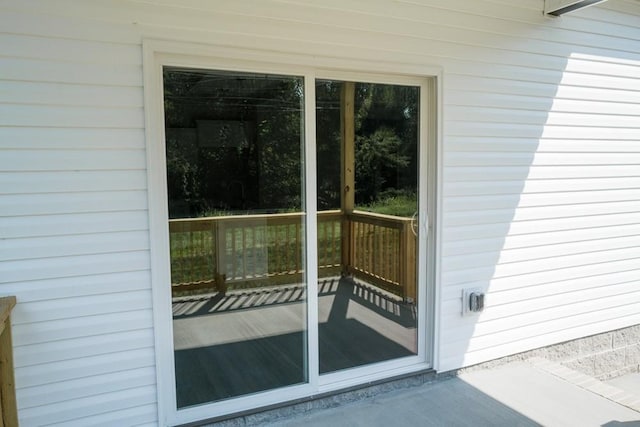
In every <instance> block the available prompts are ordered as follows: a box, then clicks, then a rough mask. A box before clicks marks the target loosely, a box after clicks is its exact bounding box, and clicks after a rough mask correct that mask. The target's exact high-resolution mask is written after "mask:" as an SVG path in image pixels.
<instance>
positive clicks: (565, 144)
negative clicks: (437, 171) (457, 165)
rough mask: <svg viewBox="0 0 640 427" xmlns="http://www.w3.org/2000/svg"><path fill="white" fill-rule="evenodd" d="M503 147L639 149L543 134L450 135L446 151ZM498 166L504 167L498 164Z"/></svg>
mask: <svg viewBox="0 0 640 427" xmlns="http://www.w3.org/2000/svg"><path fill="white" fill-rule="evenodd" d="M453 151H474V152H480V153H482V152H487V151H499V152H503V153H509V152H527V153H533V152H538V153H565V154H566V155H572V154H573V153H637V151H638V146H637V143H636V142H635V141H612V140H591V141H585V140H573V139H549V138H545V139H539V138H490V137H472V136H466V137H459V136H456V137H450V138H448V139H447V147H446V152H453ZM495 167H496V168H498V169H500V168H502V166H501V165H496V166H495Z"/></svg>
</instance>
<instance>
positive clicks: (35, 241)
mask: <svg viewBox="0 0 640 427" xmlns="http://www.w3.org/2000/svg"><path fill="white" fill-rule="evenodd" d="M148 249H149V233H148V232H147V231H129V232H111V233H98V234H81V235H75V236H52V237H36V238H27V239H7V240H5V242H4V245H3V246H2V247H0V259H3V260H4V261H13V260H27V259H39V258H51V257H63V256H73V255H89V254H92V255H95V254H105V253H113V252H132V251H143V250H148Z"/></svg>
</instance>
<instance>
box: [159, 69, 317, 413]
mask: <svg viewBox="0 0 640 427" xmlns="http://www.w3.org/2000/svg"><path fill="white" fill-rule="evenodd" d="M164 100H165V101H164V113H165V135H166V165H167V196H168V207H169V223H168V227H169V238H170V251H171V254H170V255H171V294H172V305H173V345H174V359H175V377H176V384H175V386H176V400H177V406H178V408H183V407H187V406H192V405H198V404H202V403H208V402H214V401H218V400H223V399H229V398H233V397H237V396H241V395H246V394H251V393H256V392H260V391H265V390H270V389H274V388H278V387H284V386H287V385H292V384H298V383H303V382H306V381H307V377H308V369H307V361H306V348H307V338H306V329H307V328H306V311H307V310H306V288H307V287H306V279H305V275H304V271H305V268H304V265H305V259H306V258H305V245H304V238H303V236H304V208H303V205H304V203H303V202H304V194H303V188H304V178H303V177H304V171H303V162H302V154H303V146H304V140H303V135H304V129H303V126H304V123H303V109H304V96H303V80H302V78H300V77H289V76H277V75H264V74H260V75H258V74H251V73H237V72H233V73H232V72H224V71H203V70H192V69H179V68H166V69H165V70H164Z"/></svg>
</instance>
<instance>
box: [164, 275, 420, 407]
mask: <svg viewBox="0 0 640 427" xmlns="http://www.w3.org/2000/svg"><path fill="white" fill-rule="evenodd" d="M305 299H306V293H305V288H304V286H301V285H290V286H279V287H272V288H261V289H254V290H246V291H232V292H228V293H227V294H226V295H224V296H222V295H221V294H207V295H199V296H194V297H183V298H174V303H173V310H174V345H175V360H176V377H177V384H176V387H177V396H178V407H185V406H191V405H197V404H201V403H206V402H210V401H215V400H221V399H226V398H230V397H235V396H239V395H243V394H248V393H254V392H258V391H263V390H268V389H272V388H277V387H282V386H286V385H291V384H297V383H302V382H305V381H306V363H305V356H304V354H305V350H304V347H305V340H306V333H305V330H306V327H305V306H304V305H305ZM318 305H319V321H320V324H319V351H320V373H327V372H332V371H336V370H340V369H347V368H352V367H355V366H361V365H364V364H369V363H375V362H380V361H384V360H390V359H394V358H398V357H404V356H409V355H412V354H415V353H416V351H417V334H416V313H415V306H414V305H413V304H406V303H404V302H403V301H402V299H401V298H399V297H397V296H394V295H392V294H390V293H387V292H385V291H382V290H380V289H378V288H375V287H373V286H370V285H367V284H364V283H362V282H357V281H353V280H352V279H339V278H333V279H327V280H323V281H322V282H321V283H320V284H319V301H318Z"/></svg>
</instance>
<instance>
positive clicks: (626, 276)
mask: <svg viewBox="0 0 640 427" xmlns="http://www.w3.org/2000/svg"><path fill="white" fill-rule="evenodd" d="M639 277H640V269H638V268H635V269H631V270H626V271H616V272H609V273H605V274H599V275H595V276H589V277H580V278H577V279H570V280H560V281H554V282H548V283H542V284H537V285H533V286H523V287H513V286H511V287H508V286H507V287H506V288H504V289H501V287H500V283H499V282H493V281H489V280H487V281H485V282H482V283H480V282H477V283H476V284H474V286H476V285H477V286H478V287H482V288H484V289H488V290H490V292H491V305H492V306H498V305H500V304H510V303H515V302H520V301H526V300H529V299H535V298H538V297H545V296H550V295H560V294H567V293H570V292H579V291H581V290H583V289H591V288H606V287H608V286H615V285H618V284H622V283H629V282H633V281H635V280H638V278H639ZM467 287H469V285H468V284H463V285H456V286H450V287H447V288H445V289H443V293H442V300H443V301H454V300H456V301H458V302H459V301H460V296H461V295H462V290H463V289H465V288H467ZM449 317H451V314H449Z"/></svg>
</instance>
